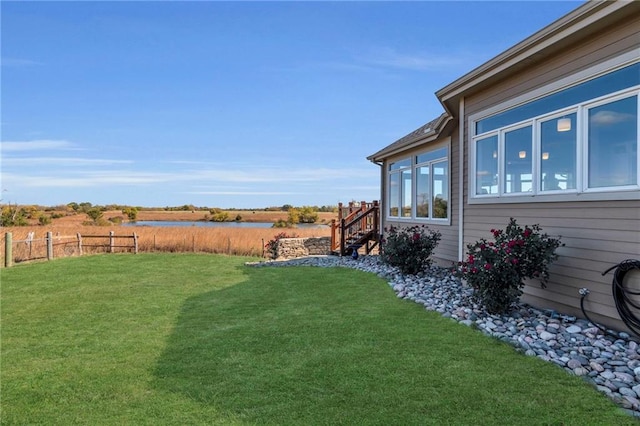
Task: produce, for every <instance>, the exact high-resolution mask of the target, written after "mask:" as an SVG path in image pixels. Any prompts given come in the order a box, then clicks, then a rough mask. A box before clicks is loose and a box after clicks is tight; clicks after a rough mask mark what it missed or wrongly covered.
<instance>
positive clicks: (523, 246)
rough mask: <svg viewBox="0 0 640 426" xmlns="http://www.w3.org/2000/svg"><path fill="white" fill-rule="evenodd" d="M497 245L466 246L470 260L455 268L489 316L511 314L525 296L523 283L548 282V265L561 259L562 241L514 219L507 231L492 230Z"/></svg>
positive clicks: (478, 244)
mask: <svg viewBox="0 0 640 426" xmlns="http://www.w3.org/2000/svg"><path fill="white" fill-rule="evenodd" d="M491 233H492V234H493V238H494V241H491V242H489V241H487V240H486V239H484V238H483V239H481V240H479V241H476V242H475V243H474V244H468V245H467V250H468V251H467V259H466V260H465V261H464V262H459V263H458V265H457V266H456V267H455V268H454V272H455V274H456V275H457V276H459V277H461V278H464V279H465V280H466V281H467V283H468V284H469V285H470V286H471V287H473V288H474V289H475V291H474V297H475V299H476V301H477V302H478V303H479V304H482V305H483V306H484V307H485V309H486V310H487V311H488V312H490V313H502V312H506V311H508V310H509V309H510V308H511V306H512V305H513V304H514V303H516V302H518V301H519V299H520V296H521V295H522V288H523V287H524V280H525V279H527V278H538V279H539V280H540V283H541V285H542V287H543V288H544V287H545V286H546V283H547V282H548V280H549V265H550V264H551V263H552V262H553V261H554V260H556V259H557V258H558V255H557V254H556V252H555V251H556V249H557V248H558V247H560V246H562V245H563V244H562V243H561V242H560V238H552V237H550V236H549V235H547V234H543V233H541V228H540V226H539V225H532V226H525V227H524V228H522V227H521V226H519V225H518V224H517V223H516V220H515V219H514V218H511V219H510V221H509V224H508V225H507V227H506V229H505V230H501V229H492V230H491Z"/></svg>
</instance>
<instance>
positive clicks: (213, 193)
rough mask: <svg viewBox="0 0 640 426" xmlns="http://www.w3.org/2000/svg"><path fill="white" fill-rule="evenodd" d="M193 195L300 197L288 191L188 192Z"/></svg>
mask: <svg viewBox="0 0 640 426" xmlns="http://www.w3.org/2000/svg"><path fill="white" fill-rule="evenodd" d="M184 193H185V194H193V195H298V194H299V192H286V191H187V192H184Z"/></svg>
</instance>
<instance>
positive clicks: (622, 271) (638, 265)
mask: <svg viewBox="0 0 640 426" xmlns="http://www.w3.org/2000/svg"><path fill="white" fill-rule="evenodd" d="M614 269H615V270H616V271H615V272H614V274H613V281H612V283H611V290H612V292H613V300H614V301H615V302H616V309H617V310H618V314H620V319H621V320H622V322H624V324H625V325H626V326H627V327H628V328H629V330H631V331H633V333H634V334H635V335H636V336H639V337H640V318H638V316H637V315H636V314H635V313H634V312H633V310H632V309H631V308H635V309H637V310H640V304H639V303H638V302H637V301H633V300H631V298H630V297H629V296H638V295H640V290H635V291H634V290H631V289H629V288H626V287H625V286H624V278H625V276H626V275H627V273H629V272H630V271H632V270H634V269H638V270H640V260H635V259H627V260H624V261H622V262H620V263H618V264H617V265H614V266H612V267H611V268H609V269H607V270H606V271H604V272H603V273H602V275H606V274H608V273H609V272H611V271H612V270H614ZM580 294H581V295H582V297H581V298H580V309H582V313H583V314H584V316H585V318H586V319H587V320H589V321H591V319H590V318H589V316H588V315H587V313H586V312H585V309H584V298H585V297H586V296H587V295H588V294H589V290H588V289H586V288H582V289H580ZM591 322H592V323H593V324H596V323H595V322H593V321H591ZM596 326H597V327H598V328H600V329H601V330H602V331H604V332H606V333H609V334H612V333H611V332H610V331H608V330H605V329H604V328H603V327H601V326H599V325H597V324H596ZM616 337H617V336H616Z"/></svg>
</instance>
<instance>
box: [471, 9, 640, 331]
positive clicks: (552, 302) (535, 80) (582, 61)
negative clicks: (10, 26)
mask: <svg viewBox="0 0 640 426" xmlns="http://www.w3.org/2000/svg"><path fill="white" fill-rule="evenodd" d="M639 40H640V17H639V16H637V15H636V16H631V17H628V18H627V19H626V21H625V22H622V23H620V24H619V25H617V26H616V27H615V28H614V29H610V30H608V31H602V32H600V33H598V34H597V35H594V36H592V37H591V38H590V39H589V40H588V41H586V42H584V43H582V44H580V46H572V47H571V48H569V49H567V51H566V52H563V54H562V55H558V56H555V57H552V58H546V59H544V60H540V61H538V62H533V63H531V64H530V65H531V66H529V67H528V68H527V69H526V71H525V72H523V73H521V74H520V75H518V76H517V77H516V78H511V79H505V80H503V81H501V82H500V83H499V84H497V85H494V86H493V87H491V88H490V89H488V90H484V91H483V92H481V93H477V94H474V95H473V96H471V97H467V98H466V99H465V116H466V118H468V117H469V116H470V115H472V114H475V113H478V112H480V111H482V110H484V109H486V108H490V107H492V106H494V105H496V104H499V103H502V102H504V101H506V100H508V99H511V98H513V97H516V96H519V95H522V94H524V93H527V92H528V91H531V90H534V89H536V88H538V87H541V86H544V85H546V84H549V83H551V82H553V81H555V80H558V79H560V78H563V77H566V76H568V75H571V74H573V73H575V72H577V71H579V70H582V69H585V68H588V67H590V66H592V65H594V64H596V63H598V62H602V61H604V60H607V59H609V58H611V57H615V56H617V55H619V54H621V53H623V52H627V51H629V50H631V49H634V48H636V49H637V48H638V44H639ZM467 124H468V120H466V119H465V131H467V130H468V129H467ZM466 134H467V135H468V133H466ZM468 153H469V142H468V137H467V138H465V161H464V165H465V171H464V176H465V189H464V192H465V194H464V197H465V201H467V200H468V191H469V188H468V176H469V174H468V164H469V163H468V160H469V159H468ZM464 208H465V210H464V244H465V246H466V244H469V243H473V242H475V241H476V240H478V239H479V238H487V239H489V240H490V239H491V238H492V235H491V233H490V231H489V230H490V229H491V228H502V229H504V227H505V226H506V225H507V223H508V222H509V218H510V217H514V218H515V219H516V220H517V221H518V223H519V224H520V225H531V224H539V225H540V226H541V227H542V231H543V232H546V233H548V234H550V235H554V236H557V235H559V236H561V237H562V242H563V243H565V246H564V247H561V248H559V249H558V254H559V255H560V257H559V259H558V260H557V261H556V262H555V263H554V264H553V265H552V266H551V268H550V273H551V279H550V282H549V284H548V286H547V288H546V289H542V288H540V285H539V283H538V282H536V281H531V282H530V283H528V285H527V286H526V287H525V295H524V298H523V299H524V300H525V301H527V302H529V303H531V304H533V305H534V306H538V307H542V308H550V309H555V310H557V311H560V312H565V313H569V314H573V315H577V316H580V317H582V316H583V315H582V312H581V311H580V295H579V294H578V290H579V289H580V288H583V287H586V288H588V289H589V290H590V294H589V296H588V297H587V298H586V302H585V308H586V310H587V314H588V315H589V316H590V317H591V318H592V319H593V320H595V321H599V322H601V323H603V324H606V325H608V326H611V327H615V328H618V329H624V324H623V323H622V321H621V320H620V317H619V314H618V312H617V310H616V307H615V301H614V300H613V297H612V289H611V280H612V278H613V274H612V273H609V274H607V275H606V276H602V272H604V271H605V270H607V269H608V268H610V267H611V266H613V265H615V264H617V263H618V262H621V261H623V260H625V259H639V260H640V201H638V200H629V201H621V200H620V201H582V202H557V203H554V202H544V203H522V204H520V203H513V204H473V205H470V204H466V203H465V207H464ZM628 278H629V279H628V283H631V285H632V286H634V287H635V288H640V273H635V272H634V273H633V274H630V276H629V277H628Z"/></svg>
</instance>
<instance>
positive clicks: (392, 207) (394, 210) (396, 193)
mask: <svg viewBox="0 0 640 426" xmlns="http://www.w3.org/2000/svg"><path fill="white" fill-rule="evenodd" d="M399 215H400V173H391V174H390V175H389V216H394V217H398V216H399Z"/></svg>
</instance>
